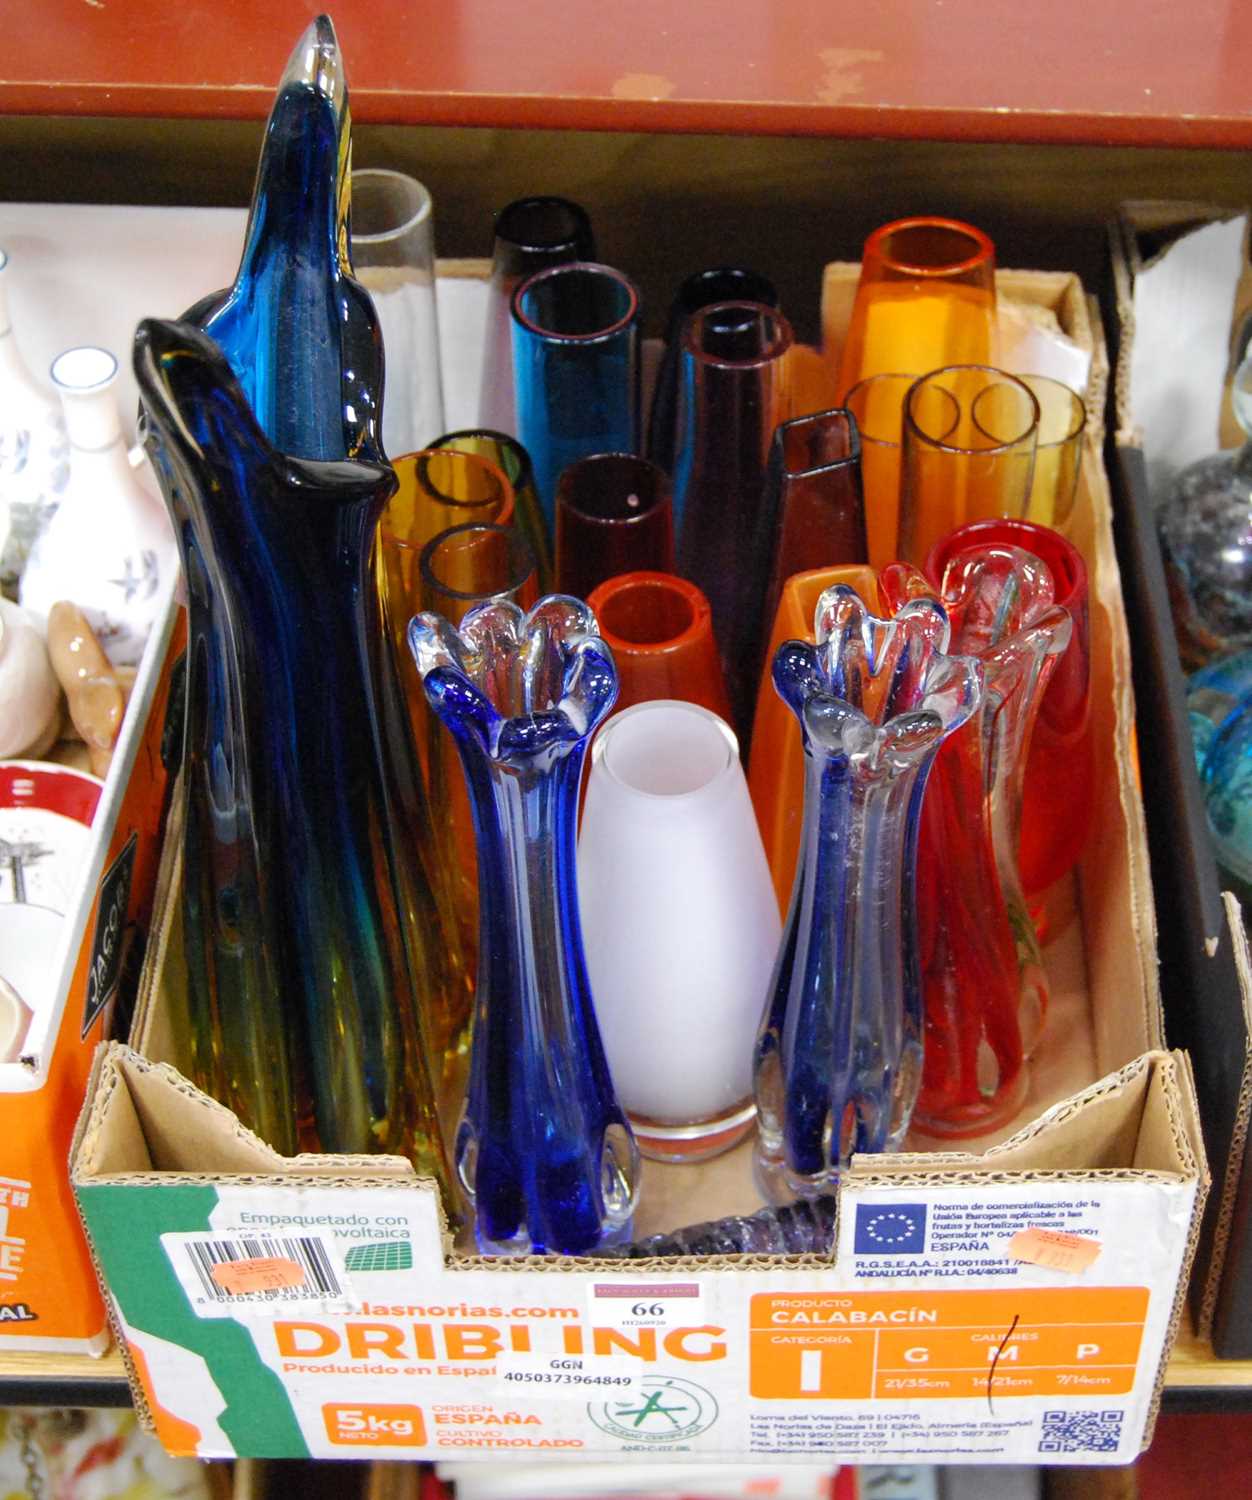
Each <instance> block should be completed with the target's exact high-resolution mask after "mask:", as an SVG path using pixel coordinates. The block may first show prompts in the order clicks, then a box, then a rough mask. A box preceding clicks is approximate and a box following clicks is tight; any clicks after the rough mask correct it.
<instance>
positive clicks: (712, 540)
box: [674, 302, 794, 750]
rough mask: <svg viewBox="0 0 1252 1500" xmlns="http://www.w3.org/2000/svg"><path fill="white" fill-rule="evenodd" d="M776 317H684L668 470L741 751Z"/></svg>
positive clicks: (732, 309)
mask: <svg viewBox="0 0 1252 1500" xmlns="http://www.w3.org/2000/svg"><path fill="white" fill-rule="evenodd" d="M793 342H794V340H793V338H792V332H791V326H790V324H789V323H788V322H787V320H786V318H784V317H783V316H782V314H781V313H779V312H775V311H774V309H773V308H770V307H766V306H764V305H763V304H761V303H756V302H721V303H717V304H716V305H714V306H712V307H706V308H704V309H702V310H701V311H700V312H697V313H695V314H694V315H693V316H692V317H690V318H688V319H687V322H686V324H685V325H684V329H683V360H682V368H681V378H680V393H679V443H678V453H677V458H676V460H675V469H674V524H675V526H676V527H677V528H678V571H679V572H680V573H681V574H682V575H683V577H684V578H690V579H691V580H692V582H693V583H696V584H699V586H700V588H701V589H703V590H704V593H705V594H706V595H707V597H708V601H709V604H710V605H711V606H712V610H713V633H714V635H715V636H716V638H717V645H718V650H719V651H720V652H721V657H722V672H723V675H724V677H725V680H726V689H727V692H728V693H729V695H730V704H731V711H732V718H731V724H732V726H733V728H734V729H735V731H736V733H737V734H738V736H739V742H740V744H741V745H743V746H744V748H745V750H746V749H747V741H748V736H749V733H750V731H751V727H752V701H753V698H754V695H755V692H756V680H755V672H756V669H757V667H758V666H759V659H758V656H757V652H756V642H757V640H758V636H759V632H760V631H761V630H762V629H764V628H765V626H764V624H763V623H762V621H761V616H760V612H761V603H762V601H761V592H762V588H763V583H762V579H761V564H760V560H761V558H762V557H763V556H765V555H770V556H772V550H773V526H772V520H773V517H772V515H771V514H770V512H769V455H770V444H771V443H772V441H773V437H774V429H775V427H777V426H778V424H779V422H782V421H785V420H786V419H787V417H788V416H789V415H790V408H789V404H788V402H789V397H788V383H787V375H788V369H787V353H788V351H789V350H790V349H791V347H792V344H793Z"/></svg>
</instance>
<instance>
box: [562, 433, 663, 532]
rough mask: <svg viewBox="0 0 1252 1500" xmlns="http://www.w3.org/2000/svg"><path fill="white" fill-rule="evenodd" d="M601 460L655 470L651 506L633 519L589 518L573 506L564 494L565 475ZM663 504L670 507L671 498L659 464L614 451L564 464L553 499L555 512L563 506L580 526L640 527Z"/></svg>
mask: <svg viewBox="0 0 1252 1500" xmlns="http://www.w3.org/2000/svg"><path fill="white" fill-rule="evenodd" d="M604 458H612V459H619V460H625V461H626V462H628V463H632V464H640V465H643V466H644V467H645V468H648V469H652V470H654V471H655V473H656V476H657V478H658V479H659V480H660V483H659V485H658V486H657V497H656V499H655V500H654V501H653V502H652V504H651V505H648V506H644V507H642V508H641V509H640V510H637V511H636V512H635V513H634V515H632V516H596V515H592V513H591V512H590V511H587V510H583V508H582V507H581V506H579V505H575V504H574V503H573V502H572V501H571V500H570V499H569V497H568V494H567V493H566V488H565V476H566V475H567V474H568V473H569V472H570V470H571V469H581V468H582V467H583V466H584V465H590V464H595V463H597V462H598V461H599V460H600V459H604ZM666 501H669V503H670V504H671V505H673V495H672V492H671V490H670V482H669V475H668V474H666V472H665V470H664V469H662V468H661V466H660V465H659V464H654V463H653V462H652V460H651V459H649V458H645V457H644V456H643V455H642V454H641V453H627V452H625V451H624V450H622V451H618V450H614V451H612V452H605V453H588V454H586V455H584V456H583V457H582V458H576V459H575V460H574V462H573V463H572V464H567V465H566V466H565V468H564V469H562V470H561V477H560V478H559V479H558V480H557V487H556V500H555V502H554V503H555V505H556V507H557V509H558V510H559V509H560V508H561V507H562V506H564V507H565V508H566V509H567V510H572V511H573V512H574V513H575V514H576V515H577V517H578V520H579V523H580V524H581V525H587V526H604V527H616V526H638V525H640V523H641V522H643V521H646V520H648V519H649V518H650V517H652V516H654V515H655V514H656V512H657V511H658V510H660V509H662V508H663V507H664V505H665V502H666Z"/></svg>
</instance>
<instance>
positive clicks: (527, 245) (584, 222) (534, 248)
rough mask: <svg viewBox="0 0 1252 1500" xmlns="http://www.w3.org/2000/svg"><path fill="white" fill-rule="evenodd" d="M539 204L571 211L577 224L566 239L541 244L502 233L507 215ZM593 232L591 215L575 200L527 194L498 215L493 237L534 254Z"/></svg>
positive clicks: (511, 200) (574, 240) (548, 195)
mask: <svg viewBox="0 0 1252 1500" xmlns="http://www.w3.org/2000/svg"><path fill="white" fill-rule="evenodd" d="M537 203H542V204H548V205H550V204H558V205H559V206H560V207H561V208H563V209H567V210H569V212H570V215H571V217H572V218H573V220H574V221H575V222H574V225H573V228H572V230H571V231H570V233H569V234H567V235H566V236H565V237H564V239H561V240H545V241H543V242H542V243H539V242H537V241H533V240H529V239H519V238H518V237H517V236H515V235H510V234H502V233H501V232H500V225H501V223H502V222H503V221H504V220H505V218H506V215H508V214H509V213H511V212H513V211H514V210H520V209H524V208H530V207H531V206H532V205H533V204H537ZM591 232H592V230H591V215H590V214H589V213H588V212H587V210H586V209H585V208H584V207H583V206H582V204H581V203H577V202H575V200H574V199H573V198H566V197H565V196H564V195H563V194H561V193H527V194H525V195H524V196H523V197H521V198H511V199H510V200H509V201H508V202H507V203H506V204H505V205H504V207H503V208H502V209H501V210H500V212H499V213H498V214H497V215H496V217H495V223H494V225H493V236H494V238H495V239H502V240H504V241H506V242H507V243H508V244H510V245H516V247H517V248H518V249H519V250H522V251H525V252H532V253H533V252H542V251H545V250H555V249H558V248H559V247H560V246H561V245H570V244H574V243H575V242H576V241H577V240H578V238H579V236H580V235H583V234H590V233H591Z"/></svg>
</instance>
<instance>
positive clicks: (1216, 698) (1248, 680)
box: [1187, 651, 1252, 908]
mask: <svg viewBox="0 0 1252 1500" xmlns="http://www.w3.org/2000/svg"><path fill="white" fill-rule="evenodd" d="M1187 710H1188V713H1189V715H1190V718H1191V736H1192V739H1193V740H1194V741H1195V752H1196V765H1197V767H1198V768H1199V772H1200V786H1201V789H1202V791H1203V793H1204V805H1205V809H1206V811H1207V813H1208V822H1209V829H1210V831H1211V833H1212V835H1213V842H1214V845H1215V846H1216V852H1217V862H1218V864H1219V865H1221V867H1222V870H1223V871H1224V873H1225V874H1226V875H1227V876H1228V877H1229V879H1230V882H1231V884H1232V885H1233V886H1234V887H1235V890H1236V893H1237V894H1238V896H1239V898H1240V900H1241V901H1242V902H1243V903H1244V906H1245V908H1246V907H1248V906H1249V904H1250V903H1252V651H1241V652H1240V653H1239V654H1238V655H1237V656H1230V657H1225V658H1223V659H1222V660H1220V661H1215V662H1213V663H1211V664H1210V665H1209V666H1207V667H1204V668H1202V669H1201V670H1200V671H1199V672H1195V673H1193V674H1192V676H1191V677H1190V678H1189V679H1188V682H1187Z"/></svg>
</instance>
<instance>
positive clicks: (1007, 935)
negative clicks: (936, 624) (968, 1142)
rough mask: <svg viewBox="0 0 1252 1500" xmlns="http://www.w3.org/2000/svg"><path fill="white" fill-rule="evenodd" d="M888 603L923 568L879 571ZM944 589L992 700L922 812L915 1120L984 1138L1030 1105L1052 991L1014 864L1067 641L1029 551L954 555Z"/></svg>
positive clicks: (939, 1130) (939, 767)
mask: <svg viewBox="0 0 1252 1500" xmlns="http://www.w3.org/2000/svg"><path fill="white" fill-rule="evenodd" d="M882 589H883V593H884V595H885V596H886V598H887V600H888V602H889V603H891V604H893V605H899V606H901V607H903V608H907V607H909V606H908V604H907V603H906V602H905V601H909V600H914V599H916V598H918V597H921V596H927V595H929V594H930V589H931V586H930V584H929V583H928V582H927V581H926V580H925V579H924V578H923V577H922V575H921V574H920V573H918V572H917V571H916V570H914V569H912V568H909V567H907V566H905V565H903V564H893V565H892V566H891V567H889V568H887V569H886V570H885V572H884V573H883V578H882ZM940 597H941V599H942V601H943V603H944V605H945V607H946V608H947V610H948V613H949V616H950V618H951V621H952V640H953V646H954V649H956V650H959V651H962V652H966V653H968V654H969V655H970V656H971V657H973V658H974V659H975V660H976V661H977V662H978V663H979V665H980V666H981V668H982V674H983V696H982V704H981V708H980V710H979V712H977V713H976V714H974V715H973V716H972V717H971V718H970V720H969V721H968V723H966V724H965V725H964V726H963V727H962V728H961V729H960V730H959V731H958V732H957V733H956V734H954V735H953V736H952V737H951V739H949V740H948V741H947V743H946V744H945V745H944V746H943V748H942V749H941V750H940V752H939V756H938V759H937V761H936V764H935V770H934V774H933V775H932V777H931V779H930V785H929V787H928V789H927V792H926V801H925V805H924V807H923V808H922V828H921V844H920V851H919V877H918V926H919V932H920V939H921V949H920V951H921V975H922V991H923V996H924V1005H925V1064H924V1068H923V1074H922V1086H921V1091H920V1093H919V1095H918V1100H917V1108H916V1111H915V1113H914V1125H915V1126H916V1127H917V1128H918V1129H920V1130H921V1131H923V1132H924V1133H926V1134H928V1135H941V1136H953V1137H955V1136H972V1135H982V1134H985V1133H986V1132H987V1131H989V1130H993V1129H995V1128H996V1127H997V1126H999V1125H1002V1124H1004V1123H1005V1121H1006V1120H1008V1119H1010V1118H1011V1117H1012V1116H1013V1115H1014V1114H1015V1113H1016V1111H1017V1110H1018V1109H1019V1108H1020V1106H1021V1104H1022V1102H1023V1100H1024V1099H1025V1096H1026V1091H1027V1087H1028V1084H1029V1073H1028V1070H1027V1062H1028V1060H1029V1057H1030V1055H1031V1052H1032V1050H1033V1049H1034V1047H1035V1046H1036V1044H1037V1043H1038V1040H1039V1036H1040V1033H1041V1031H1042V1029H1043V1024H1044V1017H1045V1016H1046V1014H1047V1008H1048V998H1049V985H1048V977H1047V971H1046V969H1045V968H1044V964H1043V957H1042V954H1041V952H1040V948H1039V941H1038V938H1037V937H1036V935H1035V928H1034V924H1033V922H1032V921H1031V918H1030V913H1029V911H1028V910H1027V906H1026V898H1025V896H1024V894H1023V892H1022V887H1021V879H1020V876H1019V874H1018V868H1017V850H1018V844H1019V838H1020V831H1021V806H1022V776H1023V771H1024V769H1025V764H1026V746H1027V745H1028V744H1029V741H1030V730H1031V725H1032V723H1033V720H1034V717H1035V715H1036V713H1037V711H1038V708H1039V703H1040V701H1041V699H1042V697H1043V694H1044V693H1045V692H1046V690H1047V685H1048V680H1049V678H1050V676H1051V674H1052V671H1053V669H1054V667H1055V665H1056V663H1057V661H1058V660H1059V659H1060V657H1061V655H1062V653H1063V652H1064V651H1065V648H1066V646H1068V644H1069V636H1070V619H1069V616H1068V615H1067V614H1066V612H1065V611H1064V610H1063V609H1061V608H1060V607H1059V606H1058V605H1056V604H1055V603H1054V586H1053V580H1052V575H1051V574H1050V573H1049V572H1048V570H1047V568H1046V567H1045V566H1044V565H1043V564H1042V563H1041V562H1040V561H1039V559H1038V558H1037V557H1035V556H1033V555H1032V554H1031V553H1027V552H1023V551H1021V550H1019V549H1017V548H1014V547H999V546H994V545H993V546H988V547H977V548H973V549H969V550H966V551H964V552H961V553H959V554H956V555H955V556H954V557H953V558H952V560H951V561H950V562H949V563H948V565H947V568H946V569H945V572H944V577H943V585H942V589H941V591H940Z"/></svg>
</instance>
